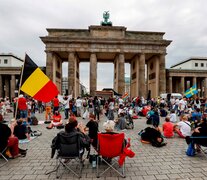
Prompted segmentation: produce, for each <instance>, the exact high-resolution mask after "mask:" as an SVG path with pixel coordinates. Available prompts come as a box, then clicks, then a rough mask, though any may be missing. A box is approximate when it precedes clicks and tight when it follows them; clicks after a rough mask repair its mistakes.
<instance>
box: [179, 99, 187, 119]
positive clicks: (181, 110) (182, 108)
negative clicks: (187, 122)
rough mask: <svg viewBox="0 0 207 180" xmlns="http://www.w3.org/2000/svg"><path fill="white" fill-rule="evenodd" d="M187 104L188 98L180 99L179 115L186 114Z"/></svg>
mask: <svg viewBox="0 0 207 180" xmlns="http://www.w3.org/2000/svg"><path fill="white" fill-rule="evenodd" d="M186 106H187V103H186V99H185V98H183V99H181V100H180V101H179V115H181V114H184V111H185V109H186Z"/></svg>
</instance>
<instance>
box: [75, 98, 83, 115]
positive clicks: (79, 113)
mask: <svg viewBox="0 0 207 180" xmlns="http://www.w3.org/2000/svg"><path fill="white" fill-rule="evenodd" d="M75 104H76V108H77V116H78V117H81V108H82V99H80V97H79V96H78V97H77V99H76V102H75Z"/></svg>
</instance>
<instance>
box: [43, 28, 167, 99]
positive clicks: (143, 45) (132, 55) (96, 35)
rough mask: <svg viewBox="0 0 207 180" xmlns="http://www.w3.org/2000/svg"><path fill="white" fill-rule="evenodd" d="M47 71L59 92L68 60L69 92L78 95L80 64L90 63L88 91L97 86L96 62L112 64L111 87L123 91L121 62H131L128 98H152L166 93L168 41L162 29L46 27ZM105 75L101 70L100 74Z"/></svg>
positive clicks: (123, 81) (123, 72)
mask: <svg viewBox="0 0 207 180" xmlns="http://www.w3.org/2000/svg"><path fill="white" fill-rule="evenodd" d="M47 32H48V35H47V36H45V37H40V38H41V40H42V41H43V42H44V44H45V46H46V47H45V52H46V74H47V75H48V76H49V77H50V78H51V79H52V80H53V82H54V83H56V85H57V86H58V88H59V91H60V92H61V81H62V63H63V62H68V94H72V95H73V97H77V96H78V95H79V94H78V92H79V81H80V80H79V63H80V62H90V73H89V78H90V94H91V95H94V94H95V91H96V88H97V63H99V62H110V63H113V64H114V90H115V91H117V92H118V93H120V94H124V93H125V92H124V91H125V68H124V63H130V66H131V67H130V75H131V82H130V83H131V85H130V91H131V92H130V94H131V97H135V96H143V97H145V98H146V97H147V94H148V92H150V93H151V96H152V97H155V96H158V95H159V94H160V93H164V92H166V70H165V56H166V48H167V46H168V45H169V44H170V43H171V41H170V40H165V39H163V36H164V34H165V33H164V32H143V31H127V28H126V27H123V26H101V25H100V26H89V28H88V29H47ZM102 75H103V76H105V74H104V72H103V73H102Z"/></svg>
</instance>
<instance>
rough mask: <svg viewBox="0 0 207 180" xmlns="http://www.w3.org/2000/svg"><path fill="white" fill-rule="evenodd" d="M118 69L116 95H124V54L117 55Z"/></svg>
mask: <svg viewBox="0 0 207 180" xmlns="http://www.w3.org/2000/svg"><path fill="white" fill-rule="evenodd" d="M118 63H119V66H118V67H119V69H118V93H119V94H124V93H125V77H124V74H125V68H124V63H125V58H124V54H119V59H118Z"/></svg>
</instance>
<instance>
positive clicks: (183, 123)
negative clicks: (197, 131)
mask: <svg viewBox="0 0 207 180" xmlns="http://www.w3.org/2000/svg"><path fill="white" fill-rule="evenodd" d="M174 131H175V132H176V133H177V134H178V135H179V137H181V138H185V137H186V136H191V123H190V122H189V121H188V117H187V116H186V115H184V114H182V115H181V116H180V122H178V123H177V124H176V125H175V126H174Z"/></svg>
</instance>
